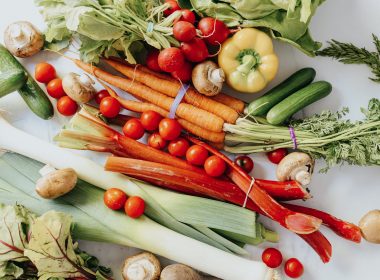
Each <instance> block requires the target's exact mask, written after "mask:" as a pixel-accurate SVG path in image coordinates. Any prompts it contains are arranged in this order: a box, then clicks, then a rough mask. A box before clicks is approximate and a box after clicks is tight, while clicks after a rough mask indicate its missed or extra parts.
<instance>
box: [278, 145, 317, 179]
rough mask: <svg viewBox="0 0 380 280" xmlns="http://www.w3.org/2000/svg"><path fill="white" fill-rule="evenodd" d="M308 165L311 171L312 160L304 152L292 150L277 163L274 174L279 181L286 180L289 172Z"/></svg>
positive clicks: (289, 175) (289, 174)
mask: <svg viewBox="0 0 380 280" xmlns="http://www.w3.org/2000/svg"><path fill="white" fill-rule="evenodd" d="M302 167H308V169H309V172H310V173H311V172H312V170H313V167H314V160H313V159H312V158H311V157H310V156H309V155H308V154H306V153H301V152H293V153H290V154H288V155H286V156H285V157H284V158H283V159H282V160H281V161H280V163H279V164H278V165H277V170H276V175H277V179H278V180H279V181H281V182H284V181H288V180H290V179H291V178H290V177H291V174H292V172H293V171H294V170H296V169H297V168H302Z"/></svg>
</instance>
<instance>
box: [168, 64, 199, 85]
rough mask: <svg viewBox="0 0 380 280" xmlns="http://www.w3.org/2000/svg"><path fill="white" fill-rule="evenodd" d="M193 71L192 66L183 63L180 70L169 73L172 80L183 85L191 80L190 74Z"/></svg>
mask: <svg viewBox="0 0 380 280" xmlns="http://www.w3.org/2000/svg"><path fill="white" fill-rule="evenodd" d="M192 71H193V65H192V64H191V63H190V62H188V61H185V64H184V65H183V66H182V67H181V69H179V70H177V71H174V72H171V73H170V74H171V75H172V77H173V78H175V79H179V80H181V82H183V83H187V82H188V81H190V79H191V73H192Z"/></svg>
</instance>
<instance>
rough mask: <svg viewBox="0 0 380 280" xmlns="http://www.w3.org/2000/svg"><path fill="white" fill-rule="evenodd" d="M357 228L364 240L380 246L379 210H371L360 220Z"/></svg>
mask: <svg viewBox="0 0 380 280" xmlns="http://www.w3.org/2000/svg"><path fill="white" fill-rule="evenodd" d="M359 227H360V230H361V233H362V236H363V237H364V239H365V240H367V241H368V242H371V243H376V244H380V210H372V211H369V212H368V213H367V214H365V215H364V216H363V218H361V219H360V222H359Z"/></svg>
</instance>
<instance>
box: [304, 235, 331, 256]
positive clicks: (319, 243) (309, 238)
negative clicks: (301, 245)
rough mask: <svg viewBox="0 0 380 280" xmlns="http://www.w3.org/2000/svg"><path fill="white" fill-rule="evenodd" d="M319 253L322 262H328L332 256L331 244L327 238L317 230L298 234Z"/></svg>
mask: <svg viewBox="0 0 380 280" xmlns="http://www.w3.org/2000/svg"><path fill="white" fill-rule="evenodd" d="M298 236H299V237H301V238H302V239H303V240H305V241H306V243H307V244H309V245H310V246H311V247H312V248H313V249H314V251H315V252H317V254H318V255H319V257H320V258H321V260H322V262H323V263H328V262H329V261H330V259H331V256H332V246H331V243H330V242H329V241H328V240H327V238H326V237H325V236H324V235H323V234H322V233H321V232H320V231H319V230H318V231H315V232H313V233H312V234H299V235H298Z"/></svg>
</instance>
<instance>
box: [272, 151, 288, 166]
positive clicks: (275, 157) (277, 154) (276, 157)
mask: <svg viewBox="0 0 380 280" xmlns="http://www.w3.org/2000/svg"><path fill="white" fill-rule="evenodd" d="M287 154H288V151H287V150H286V149H284V148H280V149H277V150H274V151H271V152H268V153H267V157H268V159H269V160H270V161H271V162H272V163H274V164H279V163H280V161H281V160H282V159H283V158H284V157H285V156H286V155H287Z"/></svg>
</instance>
